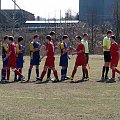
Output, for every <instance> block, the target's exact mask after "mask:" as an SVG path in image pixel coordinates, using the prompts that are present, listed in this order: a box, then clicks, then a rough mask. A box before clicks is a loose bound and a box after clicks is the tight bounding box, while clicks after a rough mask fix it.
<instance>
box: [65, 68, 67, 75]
mask: <svg viewBox="0 0 120 120" xmlns="http://www.w3.org/2000/svg"><path fill="white" fill-rule="evenodd" d="M65 77H67V68H66V69H65Z"/></svg>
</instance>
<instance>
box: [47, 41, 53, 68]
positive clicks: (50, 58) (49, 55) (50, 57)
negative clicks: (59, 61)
mask: <svg viewBox="0 0 120 120" xmlns="http://www.w3.org/2000/svg"><path fill="white" fill-rule="evenodd" d="M46 51H47V58H46V61H45V66H47V67H50V68H51V67H55V63H54V61H55V57H54V44H53V42H50V43H49V44H48V45H47V46H46Z"/></svg>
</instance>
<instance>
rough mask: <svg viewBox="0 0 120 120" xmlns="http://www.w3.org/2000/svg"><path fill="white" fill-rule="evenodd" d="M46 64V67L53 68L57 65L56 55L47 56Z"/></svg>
mask: <svg viewBox="0 0 120 120" xmlns="http://www.w3.org/2000/svg"><path fill="white" fill-rule="evenodd" d="M45 66H46V67H50V68H53V67H55V57H53V58H52V57H51V58H46V61H45Z"/></svg>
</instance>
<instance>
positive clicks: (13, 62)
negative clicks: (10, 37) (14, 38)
mask: <svg viewBox="0 0 120 120" xmlns="http://www.w3.org/2000/svg"><path fill="white" fill-rule="evenodd" d="M8 51H9V52H11V55H10V56H9V58H8V67H14V68H15V67H16V59H17V54H16V45H15V44H14V43H12V44H11V45H9V48H8Z"/></svg>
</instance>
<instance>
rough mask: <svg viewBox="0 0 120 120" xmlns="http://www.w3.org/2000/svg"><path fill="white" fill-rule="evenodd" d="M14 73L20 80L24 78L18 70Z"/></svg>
mask: <svg viewBox="0 0 120 120" xmlns="http://www.w3.org/2000/svg"><path fill="white" fill-rule="evenodd" d="M14 72H15V73H16V74H17V75H18V76H19V77H20V78H22V77H23V75H22V74H21V73H20V72H19V71H18V70H15V71H14Z"/></svg>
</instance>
